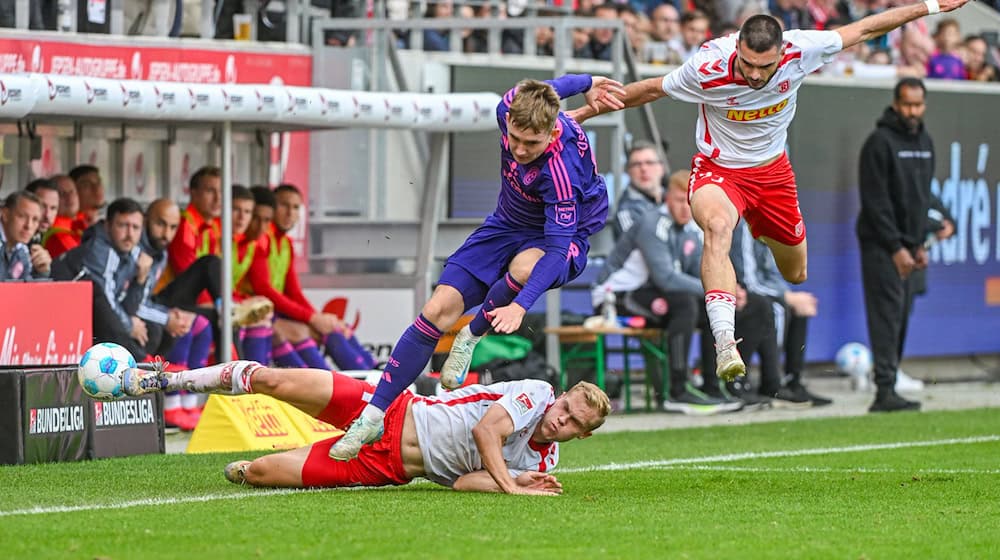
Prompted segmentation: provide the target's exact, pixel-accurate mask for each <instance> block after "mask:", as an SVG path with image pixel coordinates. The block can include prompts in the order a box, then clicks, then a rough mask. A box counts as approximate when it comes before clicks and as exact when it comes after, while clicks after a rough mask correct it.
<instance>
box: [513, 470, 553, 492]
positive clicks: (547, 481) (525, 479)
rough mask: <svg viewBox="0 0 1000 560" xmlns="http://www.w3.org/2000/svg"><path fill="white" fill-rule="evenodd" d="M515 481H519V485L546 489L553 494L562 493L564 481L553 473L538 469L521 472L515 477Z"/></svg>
mask: <svg viewBox="0 0 1000 560" xmlns="http://www.w3.org/2000/svg"><path fill="white" fill-rule="evenodd" d="M514 482H517V485H518V486H520V487H521V488H533V489H535V490H544V491H546V492H550V493H553V494H562V483H561V482H559V481H558V480H557V479H556V477H554V476H552V475H551V474H545V473H542V472H538V471H527V472H523V473H521V474H519V475H518V476H517V478H515V479H514Z"/></svg>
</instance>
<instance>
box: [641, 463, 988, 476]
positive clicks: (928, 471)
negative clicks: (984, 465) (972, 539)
mask: <svg viewBox="0 0 1000 560" xmlns="http://www.w3.org/2000/svg"><path fill="white" fill-rule="evenodd" d="M658 468H659V469H662V470H670V471H675V470H676V471H727V472H728V471H731V472H753V473H843V474H855V473H858V474H906V475H924V474H988V475H993V474H1000V469H921V468H917V469H890V468H882V467H874V468H872V467H856V468H840V469H835V468H832V467H737V466H732V465H673V466H666V467H658Z"/></svg>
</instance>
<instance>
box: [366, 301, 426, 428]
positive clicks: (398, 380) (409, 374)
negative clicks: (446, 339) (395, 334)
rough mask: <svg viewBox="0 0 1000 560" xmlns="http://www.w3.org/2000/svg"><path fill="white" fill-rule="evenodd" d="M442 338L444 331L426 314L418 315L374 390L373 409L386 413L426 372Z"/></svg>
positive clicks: (400, 340) (398, 344)
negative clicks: (427, 317) (428, 363)
mask: <svg viewBox="0 0 1000 560" xmlns="http://www.w3.org/2000/svg"><path fill="white" fill-rule="evenodd" d="M439 338H441V331H440V330H439V329H438V328H437V327H435V326H434V325H433V324H431V322H430V321H428V320H427V319H426V318H425V317H424V316H423V314H421V315H420V316H418V317H417V320H416V321H414V322H413V324H412V325H410V326H409V328H407V329H406V331H404V332H403V336H401V337H399V342H397V343H396V347H395V348H393V349H392V355H391V356H389V363H388V364H386V366H385V371H383V372H382V379H381V380H380V381H379V382H378V387H376V388H375V395H374V396H372V400H371V404H372V406H376V407H378V408H380V409H382V410H383V411H384V410H386V409H388V408H389V405H390V404H392V401H394V400H396V397H398V396H399V395H400V393H402V392H403V391H404V390H405V389H406V388H407V387H409V386H410V383H413V380H414V379H416V378H417V377H418V376H419V375H420V372H421V371H423V370H424V366H426V365H427V362H428V361H429V360H430V359H431V354H433V353H434V347H435V346H437V342H438V339H439Z"/></svg>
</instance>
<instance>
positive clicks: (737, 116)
mask: <svg viewBox="0 0 1000 560" xmlns="http://www.w3.org/2000/svg"><path fill="white" fill-rule="evenodd" d="M785 107H788V100H787V99H783V100H782V101H781V103H775V104H774V105H771V106H770V107H764V108H763V109H750V110H741V109H730V110H728V111H726V118H727V119H729V120H731V121H741V122H748V121H755V120H758V119H763V118H767V117H770V116H773V115H776V114H778V113H780V112H781V111H782V110H784V109H785Z"/></svg>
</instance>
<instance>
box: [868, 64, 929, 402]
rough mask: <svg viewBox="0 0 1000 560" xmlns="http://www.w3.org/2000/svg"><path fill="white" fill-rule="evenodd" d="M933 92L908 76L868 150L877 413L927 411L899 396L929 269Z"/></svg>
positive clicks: (870, 298) (870, 314)
mask: <svg viewBox="0 0 1000 560" xmlns="http://www.w3.org/2000/svg"><path fill="white" fill-rule="evenodd" d="M925 95H926V88H925V87H924V84H923V82H921V81H920V80H919V79H917V78H903V79H902V80H900V81H899V83H897V84H896V87H895V89H894V90H893V101H892V106H890V107H887V108H886V110H885V112H884V113H883V114H882V117H881V118H880V119H879V121H878V126H877V127H876V129H875V131H874V132H872V133H871V135H870V136H869V137H868V140H866V141H865V144H864V146H863V147H862V148H861V157H860V162H859V170H858V174H859V177H858V181H859V185H860V188H861V212H860V214H859V215H858V223H857V234H858V241H859V242H860V244H861V276H862V282H863V285H864V292H865V313H866V315H867V318H868V337H869V339H870V343H871V348H872V357H873V359H874V362H875V384H876V386H877V387H878V392H877V394H876V396H875V402H874V403H873V404H872V406H871V408H870V409H869V410H870V411H871V412H893V411H897V410H919V409H920V403H919V402H916V401H909V400H906V399H904V398H903V397H901V396H899V395H898V394H897V393H896V389H895V384H896V372H897V369H898V367H899V359H900V356H901V354H902V352H901V350H902V348H903V339H904V337H905V334H906V327H907V323H908V322H909V319H910V308H911V305H912V302H913V293H914V289H915V287H916V286H915V275H914V274H913V273H914V272H915V271H919V270H922V269H925V268H927V249H926V248H925V246H924V240H925V234H926V232H927V211H928V208H929V207H930V204H931V200H932V195H931V179H932V178H933V177H934V145H933V143H932V142H931V137H930V135H929V134H927V130H926V129H925V128H924V125H923V116H924V111H925V110H926V108H927V106H926V104H925V102H924V97H925Z"/></svg>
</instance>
